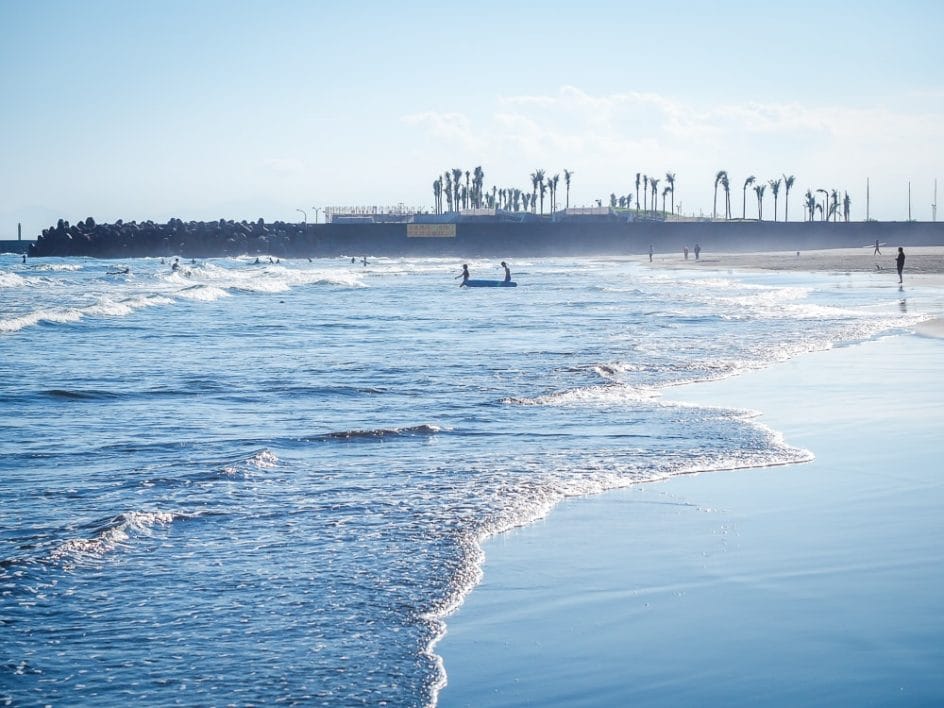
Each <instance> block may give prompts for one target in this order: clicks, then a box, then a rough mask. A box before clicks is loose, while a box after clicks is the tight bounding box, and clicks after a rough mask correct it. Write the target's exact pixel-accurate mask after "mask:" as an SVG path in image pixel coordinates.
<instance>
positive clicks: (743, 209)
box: [741, 175, 757, 219]
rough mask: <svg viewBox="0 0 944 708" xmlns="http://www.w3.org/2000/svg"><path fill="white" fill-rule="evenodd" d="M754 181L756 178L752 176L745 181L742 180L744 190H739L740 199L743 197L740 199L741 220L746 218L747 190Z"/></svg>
mask: <svg viewBox="0 0 944 708" xmlns="http://www.w3.org/2000/svg"><path fill="white" fill-rule="evenodd" d="M756 179H757V178H756V177H755V176H754V175H751V176H750V177H748V178H747V179H746V180H744V189H742V190H741V192H742V197H743V198H742V199H741V218H742V219H746V218H747V188H748V187H750V186H751V185H752V184H754V180H756Z"/></svg>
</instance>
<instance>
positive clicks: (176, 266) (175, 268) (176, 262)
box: [170, 258, 180, 273]
mask: <svg viewBox="0 0 944 708" xmlns="http://www.w3.org/2000/svg"><path fill="white" fill-rule="evenodd" d="M170 269H171V270H172V271H174V272H175V273H176V272H177V271H178V270H180V259H179V258H175V259H174V262H173V264H172V265H171V267H170Z"/></svg>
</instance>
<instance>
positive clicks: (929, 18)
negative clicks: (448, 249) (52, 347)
mask: <svg viewBox="0 0 944 708" xmlns="http://www.w3.org/2000/svg"><path fill="white" fill-rule="evenodd" d="M0 28H2V43H0V95H2V96H3V110H2V111H0V156H2V157H0V237H10V236H11V235H15V232H16V222H17V221H22V222H23V224H24V230H25V231H26V232H27V235H29V236H32V235H35V233H38V231H39V230H40V229H41V228H42V227H44V226H46V225H48V224H49V223H52V221H54V220H55V219H56V218H58V217H62V218H66V219H69V220H70V221H75V220H77V219H79V218H84V217H85V216H89V215H91V216H93V217H95V218H96V219H97V220H99V221H110V220H114V219H118V218H124V219H125V220H129V219H138V220H141V219H148V218H151V219H155V220H165V219H167V218H169V217H172V216H179V217H181V218H184V219H216V218H220V217H226V218H237V219H241V218H247V219H249V218H257V217H260V216H261V217H263V218H265V219H267V220H272V219H287V220H289V219H301V214H299V213H298V212H297V211H296V209H299V208H302V209H306V210H308V212H309V218H313V214H311V207H312V206H325V205H351V204H365V205H369V204H381V205H382V204H396V203H398V202H403V203H405V204H408V205H417V206H429V205H431V204H432V191H431V183H432V181H433V179H435V177H436V176H437V174H439V173H441V172H442V171H444V170H446V169H449V168H453V167H459V168H462V169H463V170H466V169H468V170H471V169H473V168H474V167H475V166H476V165H481V166H482V167H483V169H484V170H485V174H486V178H485V182H486V186H487V187H489V186H491V185H493V184H495V185H498V186H500V187H505V186H517V187H525V186H527V185H528V184H529V183H530V182H529V178H528V175H529V174H530V173H531V172H533V171H534V170H535V169H536V168H543V169H545V170H546V171H547V172H548V174H554V173H556V172H562V171H563V169H564V168H568V169H571V170H573V171H574V172H575V176H574V180H573V188H572V196H571V199H572V202H573V203H576V204H589V203H591V202H592V201H593V200H594V199H597V198H602V199H604V200H607V199H608V197H609V194H610V193H611V192H616V193H617V194H625V193H630V192H631V191H633V189H634V187H633V183H634V180H635V173H636V172H641V173H643V174H648V175H655V176H659V177H661V178H663V185H664V176H665V173H666V172H669V171H671V172H675V173H676V174H677V180H678V186H677V199H678V200H679V201H680V202H681V203H682V209H683V210H684V211H685V212H686V213H688V212H694V213H698V212H704V213H710V212H711V209H712V188H713V182H714V174H715V172H716V171H717V170H719V169H726V170H727V171H728V173H729V174H730V176H731V182H732V189H733V194H732V201H733V204H734V210H735V212H736V213H737V214H740V211H741V209H742V199H741V198H742V192H741V185H742V184H743V181H744V178H745V177H746V176H748V175H749V174H753V175H756V176H757V177H758V178H759V179H761V180H763V181H766V180H768V179H770V178H775V177H779V176H780V175H781V174H783V173H786V174H793V175H795V176H796V186H795V188H794V191H793V192H792V193H791V205H790V206H791V209H790V211H791V218H792V219H798V218H800V217H801V215H802V207H801V194H802V192H804V191H805V190H806V189H807V188H813V189H816V188H827V189H833V188H835V189H839V190H841V191H848V192H849V194H850V196H851V197H852V200H853V217H854V218H864V216H865V180H866V178H867V177H869V178H870V179H871V216H872V217H873V218H880V219H905V218H907V207H908V202H907V189H908V181H909V180H910V181H911V182H912V192H913V199H912V205H913V216H914V217H915V218H920V219H929V218H930V214H931V210H930V204H931V202H932V200H933V191H932V190H933V181H934V179H935V177H937V178H938V179H939V180H940V185H939V189H940V195H941V196H944V159H942V158H944V149H942V144H944V142H942V139H944V78H942V77H944V41H942V37H944V3H941V2H939V1H937V0H933V1H932V0H927V1H917V0H912V1H908V0H905V1H903V2H898V3H890V2H882V3H879V2H870V1H868V0H867V1H865V2H856V3H849V2H845V1H830V0H822V1H819V2H805V1H803V0H799V1H794V2H784V3H773V2H756V1H755V2H724V1H723V0H719V1H718V2H708V1H705V2H685V1H684V0H680V1H678V2H674V3H661V4H660V3H648V2H647V3H641V2H603V1H600V0H590V1H589V2H581V3H575V2H569V3H564V2H556V1H553V0H549V1H545V2H541V3H513V2H507V0H505V1H504V2H493V1H492V0H481V1H479V2H475V3H443V2H435V3H434V2H401V3H391V2H373V1H372V0H367V1H364V2H359V3H334V2H330V3H329V2H300V1H292V2H278V1H273V2H263V1H261V0H259V1H242V2H238V1H236V0H232V1H228V2H220V1H216V0H188V1H178V0H159V1H153V2H152V1H150V0H137V1H135V2H126V1H125V0H121V1H118V0H84V1H83V2H73V1H68V2H53V1H46V0H0ZM768 191H769V190H768ZM781 200H782V197H781ZM772 208H773V206H772V203H771V202H770V201H769V197H768V200H767V201H766V202H765V209H764V210H765V216H770V215H771V213H772ZM780 210H781V218H782V210H783V204H782V201H781V205H780ZM752 211H753V213H754V214H756V199H754V200H752V201H751V200H749V201H748V214H749V215H750V214H751V212H752ZM941 218H942V220H944V210H942V215H941Z"/></svg>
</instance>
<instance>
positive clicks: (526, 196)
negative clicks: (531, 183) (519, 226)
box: [521, 192, 531, 211]
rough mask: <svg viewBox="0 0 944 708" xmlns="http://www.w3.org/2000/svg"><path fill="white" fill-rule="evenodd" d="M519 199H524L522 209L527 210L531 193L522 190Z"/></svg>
mask: <svg viewBox="0 0 944 708" xmlns="http://www.w3.org/2000/svg"><path fill="white" fill-rule="evenodd" d="M521 199H522V201H524V210H525V211H528V207H529V206H530V205H531V193H530V192H522V193H521Z"/></svg>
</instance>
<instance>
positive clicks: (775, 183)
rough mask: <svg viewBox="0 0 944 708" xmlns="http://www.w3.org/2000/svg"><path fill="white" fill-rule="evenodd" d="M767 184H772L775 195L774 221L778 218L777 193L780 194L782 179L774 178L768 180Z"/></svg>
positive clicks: (771, 189) (772, 191)
mask: <svg viewBox="0 0 944 708" xmlns="http://www.w3.org/2000/svg"><path fill="white" fill-rule="evenodd" d="M767 184H769V185H770V191H771V193H772V194H773V195H774V221H776V220H777V195H778V194H780V180H779V179H772V180H768V181H767Z"/></svg>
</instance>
